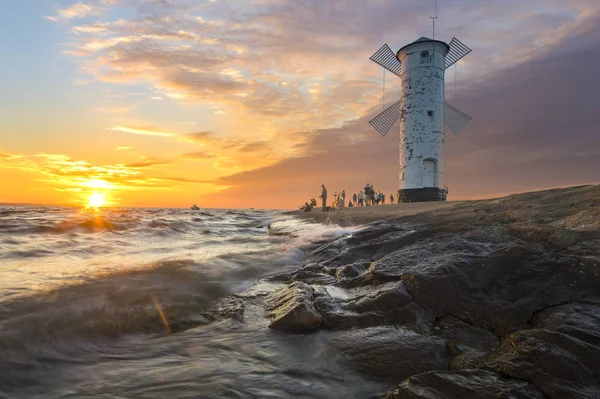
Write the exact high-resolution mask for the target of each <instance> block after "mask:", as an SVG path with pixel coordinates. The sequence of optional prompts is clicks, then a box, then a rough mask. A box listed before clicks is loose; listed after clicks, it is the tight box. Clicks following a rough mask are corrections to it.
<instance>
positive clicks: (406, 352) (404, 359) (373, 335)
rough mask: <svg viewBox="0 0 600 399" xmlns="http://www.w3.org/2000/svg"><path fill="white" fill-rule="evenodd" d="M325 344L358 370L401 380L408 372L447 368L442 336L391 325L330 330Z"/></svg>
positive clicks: (447, 362)
mask: <svg viewBox="0 0 600 399" xmlns="http://www.w3.org/2000/svg"><path fill="white" fill-rule="evenodd" d="M328 347H330V348H331V349H332V350H333V351H334V352H336V353H339V354H341V356H342V357H343V358H344V359H345V360H346V361H347V362H348V363H349V364H350V365H351V366H352V367H354V368H355V369H356V370H358V371H359V372H361V373H363V374H366V375H370V376H373V377H379V378H385V379H390V380H393V381H396V382H397V381H401V380H403V379H405V378H407V377H409V376H411V375H414V374H418V373H424V372H427V371H432V370H447V369H448V366H449V360H450V354H449V352H448V350H447V348H446V343H445V341H444V340H442V339H439V338H436V337H431V336H425V335H421V334H418V333H416V332H414V331H411V330H407V329H403V328H399V327H394V326H381V327H369V328H362V329H358V330H349V331H343V332H336V333H333V334H332V335H331V337H330V339H329V342H328Z"/></svg>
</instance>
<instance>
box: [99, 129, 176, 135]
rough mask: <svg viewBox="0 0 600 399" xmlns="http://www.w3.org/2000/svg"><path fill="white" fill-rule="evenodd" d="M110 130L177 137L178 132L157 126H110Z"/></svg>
mask: <svg viewBox="0 0 600 399" xmlns="http://www.w3.org/2000/svg"><path fill="white" fill-rule="evenodd" d="M108 130H112V131H113V132H124V133H132V134H139V135H144V136H163V137H175V136H177V134H175V133H169V132H163V131H161V130H160V129H158V128H157V127H156V126H142V127H139V126H114V127H111V128H108Z"/></svg>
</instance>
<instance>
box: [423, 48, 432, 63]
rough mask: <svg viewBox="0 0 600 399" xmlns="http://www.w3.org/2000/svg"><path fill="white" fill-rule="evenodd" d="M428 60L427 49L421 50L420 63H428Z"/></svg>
mask: <svg viewBox="0 0 600 399" xmlns="http://www.w3.org/2000/svg"><path fill="white" fill-rule="evenodd" d="M430 61H431V59H430V57H429V51H421V64H429V62H430Z"/></svg>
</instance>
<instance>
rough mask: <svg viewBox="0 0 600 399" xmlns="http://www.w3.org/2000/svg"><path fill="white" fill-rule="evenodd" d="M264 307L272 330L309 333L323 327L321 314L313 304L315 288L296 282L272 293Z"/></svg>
mask: <svg viewBox="0 0 600 399" xmlns="http://www.w3.org/2000/svg"><path fill="white" fill-rule="evenodd" d="M264 307H265V310H266V311H267V317H268V318H269V319H270V320H271V324H269V327H270V328H273V329H276V330H280V331H287V332H307V331H313V330H316V329H318V328H319V327H320V326H321V323H322V319H321V314H320V313H319V312H318V311H317V309H316V308H315V307H314V304H313V288H312V287H311V286H310V285H308V284H306V283H303V282H300V281H296V282H293V283H291V284H288V285H287V286H285V287H283V288H281V289H279V290H277V291H274V292H271V293H270V294H268V295H267V296H266V297H265V300H264Z"/></svg>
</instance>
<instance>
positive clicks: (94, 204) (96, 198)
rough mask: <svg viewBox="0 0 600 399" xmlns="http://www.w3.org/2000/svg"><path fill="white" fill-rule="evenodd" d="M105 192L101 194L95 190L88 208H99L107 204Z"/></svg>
mask: <svg viewBox="0 0 600 399" xmlns="http://www.w3.org/2000/svg"><path fill="white" fill-rule="evenodd" d="M104 195H105V194H99V193H98V192H96V191H94V193H93V194H92V195H90V199H89V202H88V206H87V207H88V208H99V207H101V206H103V205H105V204H106V200H105V199H104Z"/></svg>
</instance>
